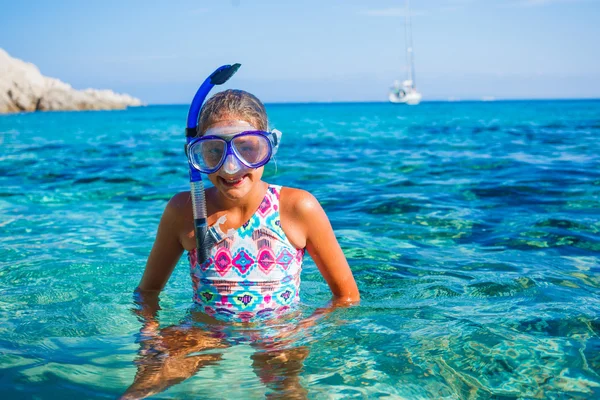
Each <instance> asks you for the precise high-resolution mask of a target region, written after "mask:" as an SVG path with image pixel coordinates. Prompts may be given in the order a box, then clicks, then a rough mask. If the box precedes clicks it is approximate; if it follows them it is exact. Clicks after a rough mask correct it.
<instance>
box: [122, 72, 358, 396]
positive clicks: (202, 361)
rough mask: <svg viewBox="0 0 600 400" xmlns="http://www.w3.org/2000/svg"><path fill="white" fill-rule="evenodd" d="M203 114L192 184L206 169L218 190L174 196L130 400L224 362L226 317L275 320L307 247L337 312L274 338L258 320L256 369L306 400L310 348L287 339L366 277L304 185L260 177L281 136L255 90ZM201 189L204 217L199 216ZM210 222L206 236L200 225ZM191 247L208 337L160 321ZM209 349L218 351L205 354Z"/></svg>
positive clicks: (348, 298)
mask: <svg viewBox="0 0 600 400" xmlns="http://www.w3.org/2000/svg"><path fill="white" fill-rule="evenodd" d="M222 68H223V67H222ZM217 72H219V70H217V71H215V73H214V74H213V75H211V77H209V78H208V79H207V81H205V84H203V86H202V87H201V88H200V89H199V91H198V93H200V94H201V96H200V98H201V99H202V100H203V99H204V97H205V96H206V95H207V93H208V91H209V90H210V88H212V86H213V84H210V85H208V89H206V88H205V89H203V88H204V87H205V85H206V83H207V82H209V80H211V79H212V78H214V76H215V74H217ZM225 80H226V79H225ZM222 82H223V81H222ZM222 82H221V83H222ZM203 90H204V92H203V93H201V92H202V91H203ZM198 93H197V95H196V97H198ZM202 100H201V101H202ZM195 101H196V98H195ZM201 101H200V102H201ZM193 109H194V103H192V108H191V110H190V111H191V112H190V114H191V115H192V117H193V118H192V122H191V123H190V119H189V118H188V130H187V134H188V136H190V138H189V139H188V145H187V146H186V152H187V154H188V159H189V163H190V177H191V180H192V181H193V178H194V176H196V177H198V175H197V173H198V171H200V172H203V173H205V174H207V175H208V178H209V179H210V181H211V182H212V183H213V185H214V187H212V188H210V189H208V190H206V192H204V189H203V188H202V191H201V192H200V194H198V192H197V191H194V188H195V187H194V185H193V184H192V191H191V192H182V193H179V194H176V195H175V196H173V198H172V199H171V200H170V201H169V203H168V204H167V206H166V208H165V211H164V213H163V216H162V218H161V221H160V224H159V227H158V232H157V235H156V240H155V242H154V246H153V247H152V251H151V252H150V256H149V258H148V262H147V264H146V269H145V271H144V275H143V277H142V280H141V282H140V283H139V286H138V288H137V290H136V293H137V295H138V297H137V300H136V301H137V302H138V305H139V306H140V307H139V308H138V309H137V310H136V312H137V313H138V315H139V316H140V317H141V321H142V323H143V326H142V329H141V340H140V342H141V344H140V352H139V357H138V359H137V361H136V364H137V367H138V373H137V374H136V377H135V379H134V382H133V383H132V385H131V386H130V387H129V388H128V389H127V390H126V392H125V393H124V395H123V397H122V398H123V399H129V398H142V397H146V396H149V395H151V394H153V393H157V392H160V391H162V390H165V389H166V388H168V387H169V386H172V385H174V384H176V383H179V382H181V381H183V380H185V379H187V378H189V377H190V376H192V375H194V373H195V372H196V371H198V369H200V368H202V366H204V365H209V364H214V363H216V362H218V361H219V360H220V359H221V357H222V353H221V352H220V351H221V349H225V348H227V347H229V346H230V345H231V344H232V343H231V342H232V340H229V339H227V338H226V337H224V336H223V335H222V334H221V333H220V332H221V331H220V329H221V328H218V326H219V324H222V322H220V320H230V321H238V322H242V323H246V322H253V321H264V320H270V321H269V322H271V323H272V322H273V321H275V322H277V320H278V318H279V317H280V316H281V315H282V314H284V313H286V312H288V311H290V310H292V309H293V308H294V305H295V304H296V303H297V302H298V300H299V297H300V271H301V266H302V258H303V256H304V252H305V250H307V251H308V253H309V254H310V256H311V257H312V259H313V260H314V262H315V264H316V265H317V267H318V269H319V271H320V272H321V274H322V275H323V277H324V278H325V280H326V282H327V283H328V285H329V287H330V289H331V292H332V295H333V301H332V304H331V306H330V307H326V308H324V309H320V310H318V311H317V312H316V313H315V315H313V316H312V317H309V318H307V319H305V320H303V321H301V322H299V323H297V324H296V325H295V326H294V327H292V328H291V329H288V330H287V331H285V330H280V331H279V332H278V333H277V334H276V337H272V338H270V340H265V338H262V337H261V334H258V335H257V334H256V332H252V328H251V326H256V324H252V325H248V326H249V327H250V328H249V330H248V336H249V337H250V342H251V344H252V346H253V347H254V348H255V349H256V353H255V354H254V355H253V356H252V360H253V368H254V370H255V372H256V374H257V375H258V376H259V377H260V379H261V381H262V382H263V383H264V384H265V385H266V386H268V387H269V388H271V389H272V390H273V391H274V393H279V395H282V396H284V397H285V398H304V397H305V396H306V390H305V389H304V388H303V387H302V385H301V384H300V380H299V372H300V371H301V369H302V365H303V364H302V363H303V360H304V359H305V358H306V356H307V355H308V349H306V348H305V347H298V346H296V347H290V346H289V343H290V341H289V340H287V339H286V338H289V337H290V336H291V335H292V334H293V332H294V331H298V330H303V329H305V328H306V327H308V326H310V325H312V324H314V321H315V317H317V316H318V315H319V314H323V313H326V312H328V311H330V310H332V309H333V308H334V307H336V306H338V305H348V304H352V303H356V302H358V300H359V293H358V288H357V286H356V282H355V281H354V277H353V276H352V272H351V271H350V268H349V266H348V262H347V261H346V258H345V257H344V254H343V252H342V250H341V248H340V246H339V244H338V242H337V240H336V238H335V235H334V233H333V230H332V228H331V225H330V223H329V220H328V218H327V215H326V214H325V212H324V211H323V208H322V207H321V205H320V204H319V202H318V201H317V200H316V199H315V198H314V197H313V196H312V195H311V194H310V193H308V192H306V191H304V190H300V189H293V188H289V187H280V186H275V185H270V184H268V183H266V182H264V181H262V179H261V178H262V174H263V170H264V165H265V164H266V163H267V162H268V161H269V160H270V158H271V156H272V155H273V154H274V153H275V152H276V150H277V147H278V146H279V140H280V137H281V136H280V135H281V134H280V133H279V132H277V131H272V132H268V131H267V129H268V122H267V115H266V111H265V108H264V106H263V104H262V103H261V102H260V101H259V100H258V99H257V98H256V97H255V96H253V95H251V94H250V93H247V92H244V91H241V90H227V91H224V92H221V93H218V94H216V95H215V96H213V97H212V98H211V99H209V100H208V101H207V102H206V104H205V105H204V106H203V107H202V109H201V111H200V106H199V105H198V111H199V112H200V115H199V118H197V116H194V115H193V114H194V113H193V112H192V110H193ZM196 124H197V128H190V126H192V127H195V126H196ZM194 136H195V138H194ZM202 194H204V196H205V204H206V213H205V214H202V215H196V214H197V213H196V208H195V207H196V206H197V205H198V204H197V203H198V202H199V201H202V200H203V199H200V197H202ZM202 202H203V203H204V201H202ZM204 220H206V221H204ZM204 223H205V224H206V225H208V226H209V227H210V228H208V230H206V229H204V230H203V229H202V226H203V224H204ZM199 239H200V240H199ZM184 251H187V252H188V259H189V261H190V271H191V276H192V284H193V289H194V296H193V298H194V302H195V303H196V304H197V305H198V306H199V308H200V310H201V311H202V315H200V316H195V317H194V319H195V321H199V320H201V321H202V323H204V324H205V326H209V329H208V330H206V329H201V328H199V327H198V326H197V325H193V324H192V325H190V324H188V323H183V324H181V325H179V326H169V327H166V328H162V329H159V323H158V321H157V320H156V311H157V310H158V309H159V307H158V294H159V293H160V291H161V290H162V288H163V287H164V285H165V284H166V282H167V280H168V279H169V276H170V275H171V273H172V271H173V268H174V267H175V265H176V264H177V262H178V260H179V259H180V257H181V255H182V253H183V252H184ZM265 322H267V321H265ZM215 326H217V328H215ZM242 329H246V328H242ZM206 350H210V353H203V352H205V351H206ZM199 353H202V354H199ZM276 396H277V395H276Z"/></svg>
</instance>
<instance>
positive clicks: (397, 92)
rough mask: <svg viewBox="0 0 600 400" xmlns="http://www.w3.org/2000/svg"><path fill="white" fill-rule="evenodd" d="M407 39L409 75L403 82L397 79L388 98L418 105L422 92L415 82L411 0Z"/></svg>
mask: <svg viewBox="0 0 600 400" xmlns="http://www.w3.org/2000/svg"><path fill="white" fill-rule="evenodd" d="M404 33H405V41H406V67H407V70H408V77H407V79H406V80H404V81H403V82H402V83H401V82H400V81H395V82H394V86H392V88H391V89H390V93H389V95H388V98H389V100H390V102H392V103H400V104H409V105H416V104H419V103H420V102H421V97H422V96H421V93H419V92H418V91H417V86H416V84H415V60H414V56H413V43H412V26H411V21H410V0H406V16H405V23H404Z"/></svg>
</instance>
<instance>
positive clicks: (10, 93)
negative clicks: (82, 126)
mask: <svg viewBox="0 0 600 400" xmlns="http://www.w3.org/2000/svg"><path fill="white" fill-rule="evenodd" d="M141 105H142V102H141V101H140V100H139V99H136V98H134V97H131V96H129V95H126V94H118V93H114V92H113V91H112V90H96V89H85V90H75V89H73V88H72V87H71V85H69V84H67V83H64V82H62V81H60V80H58V79H55V78H48V77H45V76H43V75H42V74H41V73H40V70H39V69H38V68H37V67H36V66H35V65H33V64H31V63H27V62H24V61H21V60H19V59H16V58H12V57H11V56H9V55H8V53H7V52H6V51H4V50H3V49H0V114H1V113H9V112H20V111H40V110H41V111H44V110H115V109H123V108H126V107H129V106H141Z"/></svg>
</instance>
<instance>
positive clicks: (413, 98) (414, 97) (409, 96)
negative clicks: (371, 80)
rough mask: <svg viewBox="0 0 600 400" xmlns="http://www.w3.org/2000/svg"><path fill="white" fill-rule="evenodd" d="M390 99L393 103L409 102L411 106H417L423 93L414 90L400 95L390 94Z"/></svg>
mask: <svg viewBox="0 0 600 400" xmlns="http://www.w3.org/2000/svg"><path fill="white" fill-rule="evenodd" d="M388 98H389V100H390V102H391V103H396V104H407V105H409V106H415V105H417V104H419V103H420V102H421V98H422V96H421V93H418V92H412V93H410V92H409V93H406V94H405V95H404V96H399V95H398V94H396V93H390V94H389V97H388Z"/></svg>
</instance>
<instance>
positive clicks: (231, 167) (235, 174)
mask: <svg viewBox="0 0 600 400" xmlns="http://www.w3.org/2000/svg"><path fill="white" fill-rule="evenodd" d="M239 124H240V120H239V119H238V118H235V119H231V120H223V121H218V122H215V123H214V124H212V125H210V126H209V128H217V127H223V126H232V125H236V126H237V125H239ZM252 129H253V128H252V125H250V124H248V130H252ZM264 169H265V167H264V166H263V167H259V168H248V167H246V166H245V165H243V164H242V163H239V162H238V161H237V160H235V159H234V158H233V157H232V156H229V157H228V158H227V159H226V160H225V162H224V163H223V165H222V166H221V168H219V170H218V171H217V172H215V173H212V174H209V175H208V179H209V180H210V181H211V182H212V183H213V185H215V188H217V190H219V192H220V193H221V194H222V195H223V196H225V197H226V198H227V199H229V200H239V199H242V198H244V197H246V196H247V195H248V193H250V192H251V191H252V189H253V188H254V187H255V185H256V184H257V183H258V182H260V180H261V178H262V175H263V172H264Z"/></svg>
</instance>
